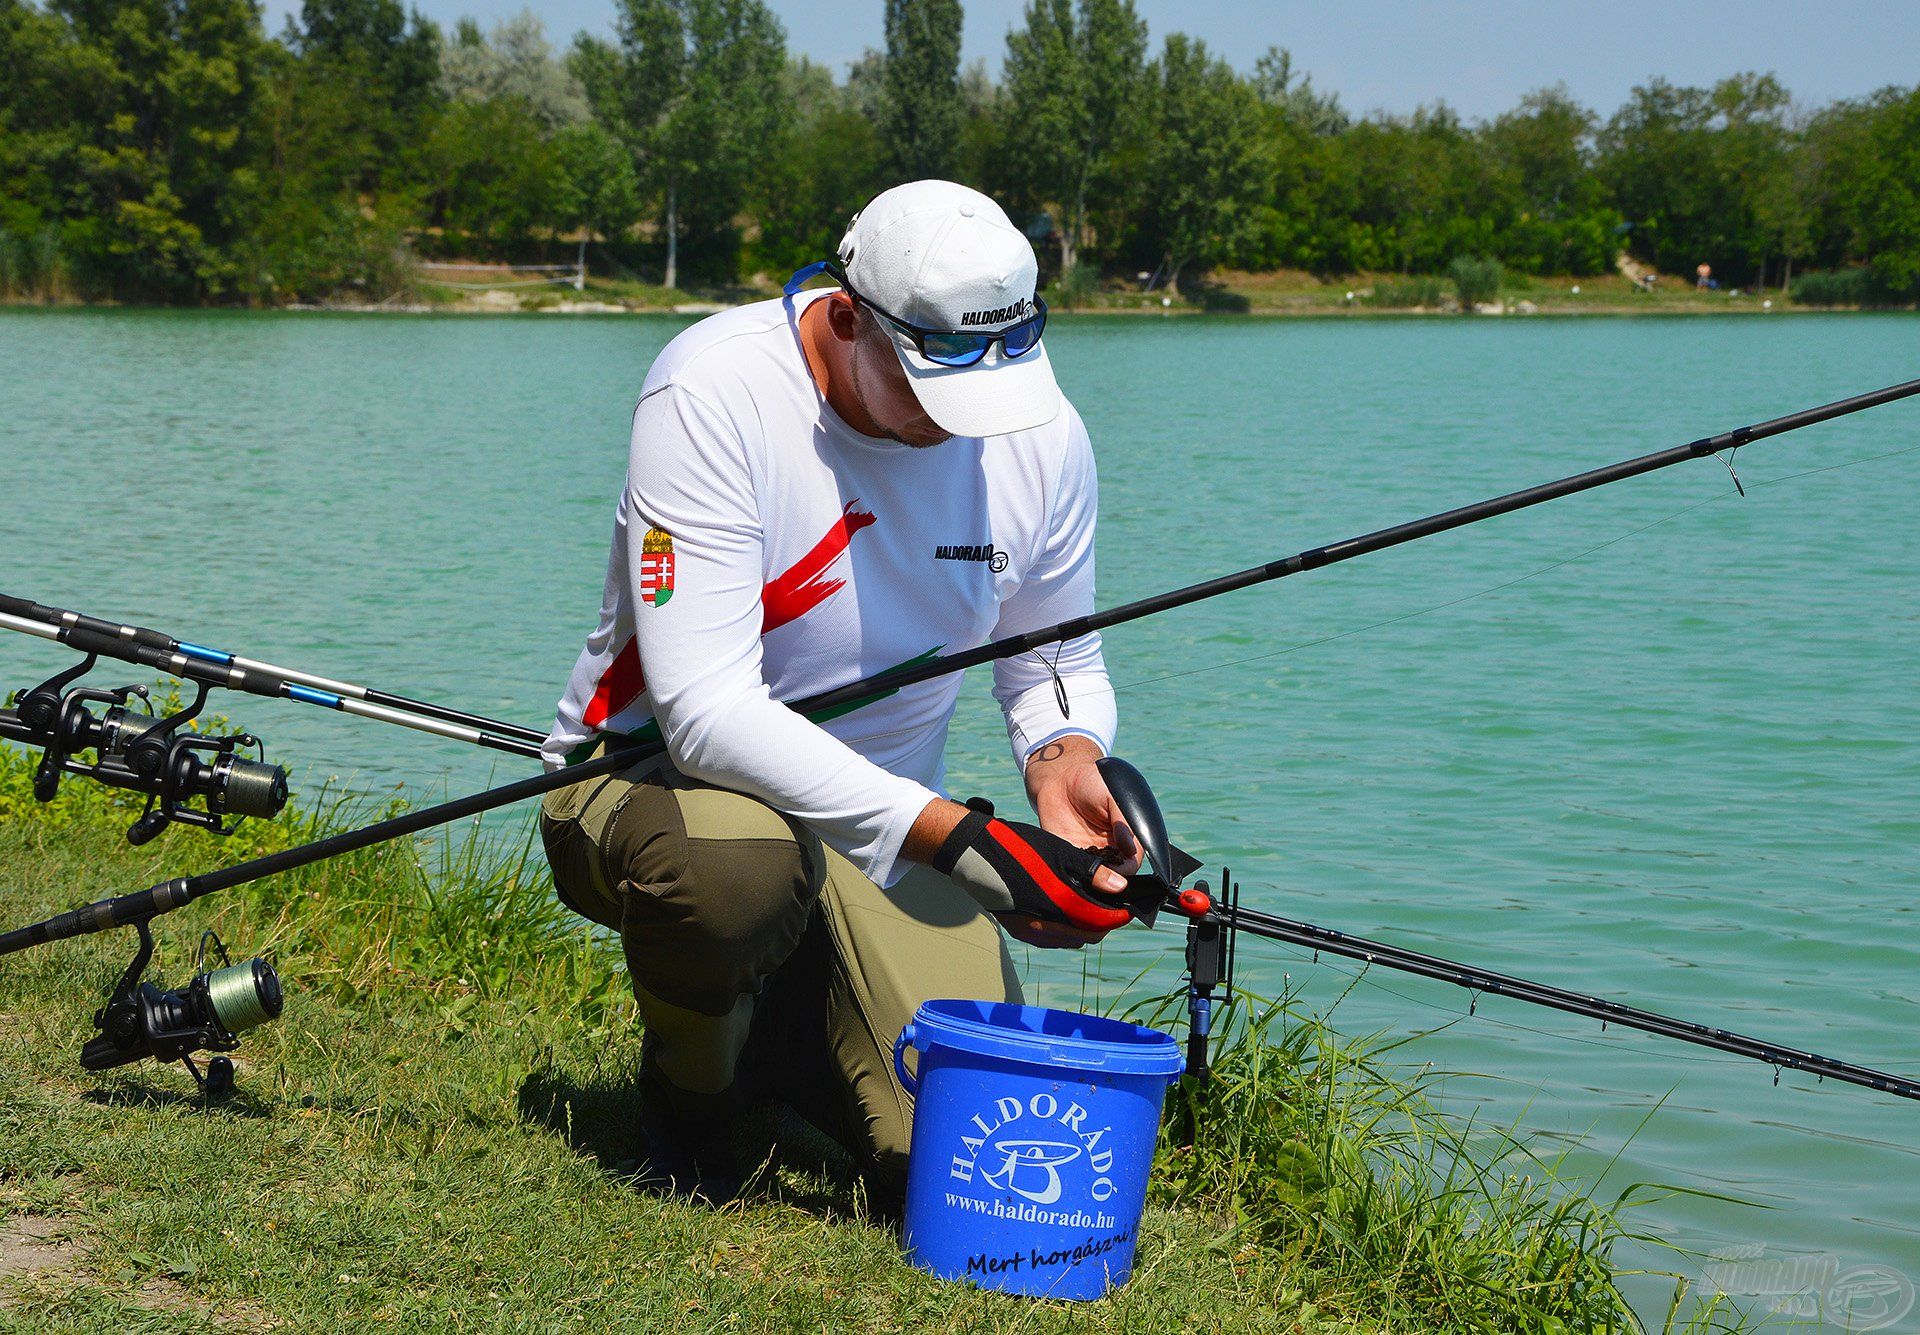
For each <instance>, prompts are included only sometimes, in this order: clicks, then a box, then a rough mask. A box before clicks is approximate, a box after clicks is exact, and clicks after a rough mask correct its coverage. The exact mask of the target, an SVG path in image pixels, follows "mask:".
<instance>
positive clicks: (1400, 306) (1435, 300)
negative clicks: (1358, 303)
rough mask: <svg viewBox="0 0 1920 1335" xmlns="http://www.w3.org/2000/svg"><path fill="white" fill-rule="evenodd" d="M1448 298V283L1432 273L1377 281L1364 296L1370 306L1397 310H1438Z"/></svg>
mask: <svg viewBox="0 0 1920 1335" xmlns="http://www.w3.org/2000/svg"><path fill="white" fill-rule="evenodd" d="M1446 299H1447V285H1446V283H1445V282H1444V281H1443V280H1442V279H1439V278H1436V277H1434V276H1433V275H1432V274H1418V275H1416V276H1414V277H1412V278H1401V279H1396V280H1394V281H1392V282H1385V283H1375V284H1374V285H1373V292H1372V294H1371V295H1370V296H1368V297H1366V298H1364V300H1365V301H1366V303H1367V304H1368V305H1369V306H1385V307H1390V308H1393V309H1396V310H1409V309H1414V310H1438V309H1440V307H1441V306H1442V305H1444V304H1445V303H1446Z"/></svg>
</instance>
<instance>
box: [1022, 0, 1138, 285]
mask: <svg viewBox="0 0 1920 1335" xmlns="http://www.w3.org/2000/svg"><path fill="white" fill-rule="evenodd" d="M1146 51H1147V25H1146V24H1145V23H1144V22H1143V21H1142V20H1141V19H1140V18H1139V17H1138V15H1136V14H1135V13H1134V9H1133V4H1132V0H1079V6H1078V9H1077V10H1076V8H1075V6H1074V3H1073V0H1032V2H1031V3H1030V4H1029V5H1028V7H1027V14H1026V27H1024V28H1021V29H1016V30H1015V31H1013V32H1010V33H1008V34H1007V58H1006V62H1005V66H1004V70H1003V74H1002V97H1003V99H1004V103H1005V110H1004V118H1005V121H1006V123H1007V125H1008V126H1009V127H1010V128H1011V132H1010V133H1009V134H1007V135H1006V136H1005V138H1004V142H1003V144H1002V152H1003V155H1004V159H1005V168H1004V169H1005V171H1006V173H1007V182H1006V184H1007V185H1008V187H1009V188H1010V190H1011V193H1012V194H1013V195H1014V197H1015V198H1016V199H1018V200H1019V201H1021V202H1022V203H1025V204H1027V205H1029V206H1033V207H1044V206H1047V205H1053V206H1055V207H1057V208H1058V209H1059V210H1060V216H1059V217H1058V218H1057V219H1056V225H1055V229H1054V234H1055V237H1056V238H1057V240H1058V243H1059V247H1060V267H1061V268H1062V269H1063V270H1065V269H1069V268H1071V267H1072V266H1073V265H1074V264H1075V263H1076V261H1077V260H1078V257H1079V253H1080V250H1081V248H1082V246H1083V245H1084V244H1085V242H1086V239H1087V219H1088V215H1089V211H1090V208H1091V207H1094V206H1097V203H1098V200H1097V196H1098V195H1100V194H1101V193H1102V192H1103V191H1104V190H1106V189H1108V188H1111V187H1113V186H1114V185H1116V184H1117V183H1116V182H1114V181H1113V180H1112V179H1111V176H1110V172H1111V169H1112V167H1113V165H1114V161H1115V158H1116V156H1117V154H1118V153H1119V152H1120V150H1121V147H1122V142H1123V140H1124V139H1125V137H1126V135H1127V133H1128V131H1129V127H1130V123H1131V122H1132V121H1133V119H1134V118H1135V117H1136V116H1137V113H1138V111H1139V98H1140V94H1141V92H1142V90H1143V89H1144V87H1145V86H1146V85H1145V72H1144V61H1145V59H1146Z"/></svg>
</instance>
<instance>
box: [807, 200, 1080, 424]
mask: <svg viewBox="0 0 1920 1335" xmlns="http://www.w3.org/2000/svg"><path fill="white" fill-rule="evenodd" d="M840 262H841V265H842V266H843V267H844V268H845V271H846V276H847V285H848V286H849V287H850V288H852V289H853V291H855V292H857V293H859V294H860V296H862V297H863V298H865V299H866V300H867V302H868V304H869V305H872V306H876V307H879V308H881V309H883V310H884V311H886V312H887V313H888V314H889V315H891V316H894V317H895V318H897V319H898V320H900V321H903V322H905V323H906V324H908V325H912V326H915V327H916V328H917V329H919V330H922V331H926V330H955V331H959V330H968V331H978V332H980V333H985V334H1001V335H1004V337H1001V338H999V339H996V340H995V341H994V342H992V343H990V344H988V345H987V346H986V347H985V348H984V349H982V348H981V347H980V346H979V344H980V342H981V340H971V341H970V346H962V347H959V348H956V349H954V350H953V351H951V352H949V351H948V350H947V349H946V348H945V346H944V345H942V344H940V343H938V342H937V341H936V340H934V339H930V338H924V337H923V338H921V339H920V340H919V341H918V342H916V338H915V336H914V335H913V334H912V333H909V332H908V331H906V330H904V329H901V328H900V327H899V326H898V325H896V324H894V323H892V322H891V321H888V320H884V319H883V320H882V321H881V325H882V327H883V328H885V329H886V330H887V332H888V334H889V336H890V337H891V338H892V339H893V345H894V350H895V351H896V352H898V353H899V355H900V365H901V366H902V367H903V368H905V370H906V373H907V379H908V380H909V381H910V382H911V383H912V385H913V390H914V394H915V395H916V396H917V397H918V398H919V400H920V406H921V407H922V408H924V409H926V412H927V416H929V417H931V418H932V419H933V420H934V421H935V422H937V423H939V424H940V426H941V427H943V428H944V429H945V430H947V431H950V432H952V433H953V434H954V435H956V436H999V435H1005V434H1006V433H1007V432H1009V431H1025V430H1028V429H1030V428H1032V427H1036V426H1043V425H1045V424H1046V423H1048V422H1051V421H1052V420H1053V419H1054V418H1055V417H1056V416H1058V415H1059V412H1060V387H1059V385H1057V384H1056V383H1055V382H1054V378H1053V367H1052V365H1051V364H1050V363H1049V362H1048V360H1047V352H1046V349H1045V348H1044V347H1043V346H1041V344H1040V343H1039V341H1038V340H1039V336H1040V327H1041V324H1042V322H1043V320H1044V314H1045V312H1044V307H1043V306H1041V305H1039V304H1038V300H1037V294H1036V292H1035V287H1036V285H1037V284H1038V282H1039V266H1038V265H1037V264H1036V263H1035V261H1034V257H1033V246H1032V245H1031V244H1030V243H1029V242H1028V241H1027V238H1026V236H1025V234H1024V233H1022V232H1021V231H1020V229H1019V228H1017V227H1015V226H1014V225H1013V223H1012V222H1010V221H1009V220H1008V218H1007V215H1006V212H1005V210H1003V209H1002V208H1001V207H1000V206H999V205H998V204H996V203H994V202H993V200H991V199H989V198H988V197H987V196H986V195H983V194H981V193H980V192H979V191H978V190H969V189H968V188H967V187H966V186H963V185H956V184H955V183H954V182H952V181H911V182H908V183H907V184H906V185H898V186H895V187H894V188H893V189H891V190H888V191H885V192H883V193H881V194H879V195H876V196H875V197H874V198H873V200H872V201H871V202H870V203H868V205H867V206H866V207H865V208H863V209H861V210H860V212H858V213H856V214H855V215H854V216H853V221H852V222H851V223H850V224H848V226H847V234H846V235H845V236H844V237H842V238H841V241H840Z"/></svg>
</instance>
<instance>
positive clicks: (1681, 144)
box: [1599, 74, 1790, 282]
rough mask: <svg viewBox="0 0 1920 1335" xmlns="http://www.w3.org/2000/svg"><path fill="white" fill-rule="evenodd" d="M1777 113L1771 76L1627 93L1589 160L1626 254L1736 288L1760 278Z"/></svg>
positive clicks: (1780, 137)
mask: <svg viewBox="0 0 1920 1335" xmlns="http://www.w3.org/2000/svg"><path fill="white" fill-rule="evenodd" d="M1787 104H1788V98H1787V92H1786V90H1785V89H1784V88H1782V87H1781V86H1780V84H1779V82H1778V81H1777V80H1775V79H1774V78H1773V76H1771V75H1755V74H1743V75H1736V76H1735V77H1733V78H1730V79H1723V80H1721V81H1720V82H1719V83H1718V84H1716V85H1715V86H1714V87H1712V88H1681V87H1676V86H1674V85H1672V84H1669V83H1667V82H1666V81H1665V80H1662V79H1655V80H1653V81H1652V82H1651V83H1649V84H1647V85H1646V86H1645V87H1641V88H1635V89H1634V90H1633V96H1632V97H1631V98H1630V99H1629V100H1628V102H1627V104H1626V105H1625V106H1623V107H1622V108H1621V109H1620V110H1619V111H1618V112H1616V113H1615V114H1614V115H1613V117H1612V119H1610V120H1609V121H1608V122H1607V124H1606V127H1605V128H1604V129H1603V130H1602V131H1601V134H1600V160H1599V173H1600V179H1601V181H1602V183H1603V184H1604V186H1605V187H1606V188H1607V190H1608V193H1609V194H1610V196H1611V197H1612V200H1613V202H1614V203H1615V204H1616V205H1617V206H1618V207H1619V208H1620V210H1621V211H1622V212H1623V213H1624V214H1625V215H1626V217H1627V218H1628V219H1629V220H1630V221H1631V223H1632V225H1633V239H1632V243H1631V248H1632V249H1633V251H1634V252H1635V253H1636V254H1638V255H1639V256H1640V258H1642V259H1646V260H1651V261H1652V262H1653V263H1655V264H1656V265H1658V266H1659V267H1661V268H1663V269H1667V270H1669V271H1672V270H1682V271H1691V270H1692V268H1693V266H1694V265H1695V264H1698V263H1702V262H1705V263H1708V264H1711V265H1713V266H1714V268H1715V269H1716V270H1717V271H1718V272H1721V273H1724V274H1726V275H1728V276H1729V277H1731V278H1732V279H1734V280H1735V281H1740V282H1744V281H1747V280H1748V279H1749V276H1751V275H1754V274H1756V273H1758V272H1759V271H1760V270H1762V269H1764V267H1765V264H1766V260H1767V255H1768V250H1769V239H1768V231H1769V229H1768V228H1767V226H1766V225H1765V224H1764V222H1763V220H1762V218H1761V207H1760V201H1761V200H1762V199H1763V198H1764V197H1765V196H1766V195H1767V194H1768V192H1769V191H1770V190H1771V189H1773V188H1774V185H1773V177H1774V174H1775V173H1776V172H1778V171H1781V170H1784V169H1785V167H1786V162H1787V152H1788V147H1789V141H1790V136H1789V135H1788V132H1787V129H1786V124H1785V116H1786V109H1787Z"/></svg>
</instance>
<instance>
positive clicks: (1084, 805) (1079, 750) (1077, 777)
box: [1026, 734, 1140, 895]
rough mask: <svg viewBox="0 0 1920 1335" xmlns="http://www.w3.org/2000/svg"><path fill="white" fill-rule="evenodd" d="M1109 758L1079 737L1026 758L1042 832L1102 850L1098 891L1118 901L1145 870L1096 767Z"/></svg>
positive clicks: (1050, 744) (1031, 795)
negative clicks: (1096, 763) (1138, 873)
mask: <svg viewBox="0 0 1920 1335" xmlns="http://www.w3.org/2000/svg"><path fill="white" fill-rule="evenodd" d="M1104 754H1105V752H1103V751H1101V749H1100V747H1099V745H1098V744H1096V743H1095V742H1094V741H1093V739H1092V738H1090V737H1082V736H1080V735H1078V734H1072V735H1069V736H1066V737H1062V738H1060V739H1059V740H1058V741H1054V742H1048V743H1047V744H1046V745H1045V746H1043V747H1041V748H1040V749H1039V750H1037V751H1035V752H1034V753H1033V754H1032V755H1031V756H1029V757H1028V758H1027V773H1026V777H1027V798H1028V800H1029V801H1031V802H1032V803H1033V810H1034V814H1036V815H1037V816H1039V817H1040V828H1041V829H1043V830H1045V831H1047V832H1048V833H1049V834H1057V835H1059V836H1060V837H1061V838H1062V839H1065V840H1066V841H1067V842H1068V843H1070V844H1074V845H1076V846H1078V847H1080V848H1092V849H1098V850H1100V854H1101V860H1102V861H1103V862H1105V863H1106V864H1107V865H1106V866H1104V867H1102V868H1101V869H1100V870H1099V871H1097V872H1095V873H1094V875H1093V883H1094V886H1095V887H1096V888H1097V889H1100V890H1104V891H1106V892H1107V893H1108V894H1114V895H1117V894H1120V893H1122V892H1123V891H1125V890H1126V888H1127V878H1128V877H1129V876H1132V875H1133V874H1134V873H1135V872H1136V871H1138V870H1140V848H1139V845H1138V843H1137V842H1136V841H1135V840H1134V837H1133V831H1131V830H1129V829H1128V828H1127V825H1126V822H1125V821H1124V820H1122V819H1121V816H1120V808H1119V807H1117V806H1115V805H1114V801H1113V794H1111V793H1109V792H1108V791H1107V781H1106V780H1105V779H1102V778H1101V777H1100V771H1099V770H1098V769H1096V768H1095V767H1094V763H1093V762H1094V761H1096V760H1098V759H1100V758H1101V756H1103V755H1104Z"/></svg>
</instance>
